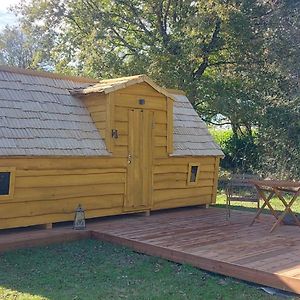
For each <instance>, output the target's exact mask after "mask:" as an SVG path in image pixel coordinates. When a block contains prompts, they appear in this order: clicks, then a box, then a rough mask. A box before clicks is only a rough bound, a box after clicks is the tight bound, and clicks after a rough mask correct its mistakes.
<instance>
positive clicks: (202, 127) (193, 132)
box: [171, 94, 224, 156]
mask: <svg viewBox="0 0 300 300" xmlns="http://www.w3.org/2000/svg"><path fill="white" fill-rule="evenodd" d="M173 96H174V98H175V101H174V152H173V153H172V154H171V155H172V156H182V155H195V156H210V155H211V156H224V153H223V152H222V150H221V149H220V146H219V145H218V144H217V143H216V142H215V141H214V139H213V138H212V136H211V134H210V133H209V131H208V129H207V126H206V124H205V122H204V121H202V120H201V118H200V117H199V115H198V114H197V113H196V111H195V110H194V108H193V106H192V104H191V103H190V101H189V100H188V98H187V97H186V96H185V95H176V94H173Z"/></svg>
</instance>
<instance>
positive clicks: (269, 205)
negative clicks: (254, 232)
mask: <svg viewBox="0 0 300 300" xmlns="http://www.w3.org/2000/svg"><path fill="white" fill-rule="evenodd" d="M256 189H257V192H258V194H259V195H260V197H261V198H262V199H263V200H264V203H263V205H262V206H261V208H260V209H259V210H258V212H257V213H256V215H255V217H254V218H253V220H252V222H251V223H250V226H252V225H253V224H254V222H255V220H256V219H257V218H258V217H259V215H260V214H261V213H262V211H263V210H264V208H265V207H266V206H268V207H269V209H270V211H271V212H272V214H273V215H274V217H275V218H276V219H278V217H277V214H276V212H275V211H274V209H273V207H272V206H271V204H270V203H269V201H270V200H271V199H272V197H273V196H274V194H275V193H274V191H269V192H270V194H269V196H268V197H266V195H265V193H264V192H263V191H262V190H261V189H260V188H259V187H258V186H256Z"/></svg>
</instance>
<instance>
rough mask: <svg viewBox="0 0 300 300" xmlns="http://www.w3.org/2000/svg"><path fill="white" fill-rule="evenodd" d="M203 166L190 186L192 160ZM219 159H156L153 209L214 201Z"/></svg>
mask: <svg viewBox="0 0 300 300" xmlns="http://www.w3.org/2000/svg"><path fill="white" fill-rule="evenodd" d="M193 162H194V163H198V164H199V165H200V170H199V176H198V182H197V183H196V184H195V185H192V186H191V185H188V184H187V178H188V167H189V163H193ZM216 169H218V158H215V157H168V158H164V159H160V158H159V159H155V160H154V166H153V190H154V191H153V207H152V209H153V210H157V209H164V208H171V207H180V206H192V205H200V204H207V203H214V202H215V196H216V195H215V193H214V192H215V189H214V187H215V183H216V180H215V176H216V174H217V173H216Z"/></svg>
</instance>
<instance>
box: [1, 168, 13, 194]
mask: <svg viewBox="0 0 300 300" xmlns="http://www.w3.org/2000/svg"><path fill="white" fill-rule="evenodd" d="M14 176H15V169H14V168H0V200H1V199H7V198H11V197H12V195H13V191H14Z"/></svg>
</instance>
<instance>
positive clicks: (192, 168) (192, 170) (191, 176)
mask: <svg viewBox="0 0 300 300" xmlns="http://www.w3.org/2000/svg"><path fill="white" fill-rule="evenodd" d="M198 175H199V165H198V164H194V163H191V164H189V173H188V180H187V183H188V184H189V185H193V184H197V182H198Z"/></svg>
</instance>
